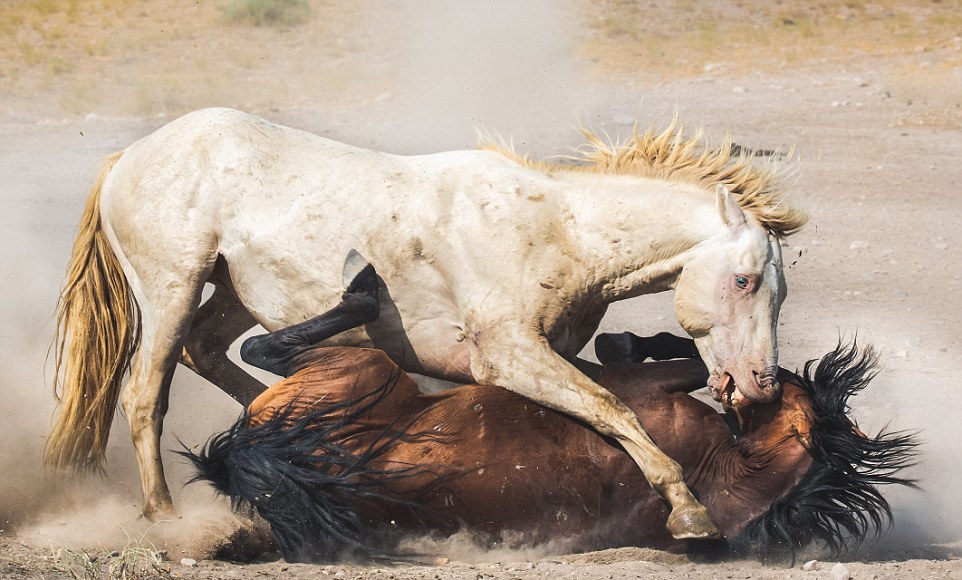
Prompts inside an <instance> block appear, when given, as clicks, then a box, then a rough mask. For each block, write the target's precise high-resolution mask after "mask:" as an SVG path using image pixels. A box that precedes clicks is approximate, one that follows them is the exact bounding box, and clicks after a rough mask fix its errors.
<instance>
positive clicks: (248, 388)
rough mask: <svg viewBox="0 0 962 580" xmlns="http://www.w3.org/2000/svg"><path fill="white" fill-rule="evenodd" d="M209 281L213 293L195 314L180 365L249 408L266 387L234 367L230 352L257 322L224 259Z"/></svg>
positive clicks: (219, 262)
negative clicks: (241, 298) (240, 294)
mask: <svg viewBox="0 0 962 580" xmlns="http://www.w3.org/2000/svg"><path fill="white" fill-rule="evenodd" d="M208 282H210V283H211V284H213V285H214V293H213V294H212V295H211V297H210V298H209V299H208V300H207V302H205V303H204V304H203V305H201V307H200V309H198V310H197V313H196V314H195V315H194V320H193V322H192V323H191V325H190V332H189V333H188V335H187V340H186V341H185V342H184V353H183V354H182V355H181V361H180V362H181V363H183V364H184V365H185V366H187V367H188V368H190V369H191V370H192V371H194V372H195V373H197V374H198V375H200V376H202V377H203V378H205V379H207V380H208V381H210V382H211V383H213V384H215V385H216V386H217V387H219V388H220V389H221V390H222V391H224V392H225V393H227V394H228V395H230V397H231V398H232V399H234V400H235V401H237V402H238V403H240V404H241V405H243V406H245V407H247V406H248V405H250V403H251V401H253V400H254V399H255V398H257V395H259V394H261V393H262V392H264V389H266V388H267V387H266V386H265V385H264V384H263V383H261V382H260V381H258V380H257V379H255V378H254V377H252V376H251V375H249V374H248V373H246V372H245V371H244V370H243V369H242V368H240V367H239V366H237V365H236V364H234V362H233V361H231V360H230V358H228V357H227V351H228V349H230V346H231V344H233V342H234V341H235V340H237V338H238V337H239V336H240V335H242V334H244V332H245V331H247V330H248V329H250V328H252V327H254V326H255V325H256V324H257V321H256V320H254V317H253V316H251V315H250V313H249V312H247V309H246V308H244V305H243V304H241V302H240V300H239V299H238V298H237V294H236V293H235V292H234V287H233V285H232V284H231V282H230V275H229V274H228V273H227V268H226V264H225V263H224V261H223V258H218V259H217V264H216V265H215V267H214V272H213V274H211V277H210V280H208Z"/></svg>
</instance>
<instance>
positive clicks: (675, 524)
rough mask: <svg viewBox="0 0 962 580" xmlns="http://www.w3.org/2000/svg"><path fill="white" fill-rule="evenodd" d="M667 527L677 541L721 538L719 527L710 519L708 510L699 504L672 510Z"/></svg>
mask: <svg viewBox="0 0 962 580" xmlns="http://www.w3.org/2000/svg"><path fill="white" fill-rule="evenodd" d="M666 527H667V528H668V531H669V532H671V536H672V537H673V538H675V539H676V540H709V539H712V538H720V537H721V532H720V531H718V527H717V526H716V525H715V524H714V523H713V522H712V521H711V518H710V517H708V510H706V509H705V507H704V506H702V505H699V504H695V505H691V506H684V507H680V508H676V509H673V510H671V514H670V515H669V516H668V524H667V526H666Z"/></svg>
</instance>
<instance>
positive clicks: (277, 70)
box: [0, 0, 962, 580]
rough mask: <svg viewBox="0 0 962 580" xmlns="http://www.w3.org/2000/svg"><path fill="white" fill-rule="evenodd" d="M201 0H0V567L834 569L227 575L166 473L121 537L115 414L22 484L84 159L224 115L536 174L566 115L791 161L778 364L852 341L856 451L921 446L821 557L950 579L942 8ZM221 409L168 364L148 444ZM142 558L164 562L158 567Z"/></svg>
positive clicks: (960, 534)
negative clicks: (74, 468) (858, 348)
mask: <svg viewBox="0 0 962 580" xmlns="http://www.w3.org/2000/svg"><path fill="white" fill-rule="evenodd" d="M227 4H228V2H227V1H226V0H223V1H220V2H198V3H192V2H191V3H188V2H180V1H177V0H150V1H147V0H91V1H90V2H79V1H78V0H6V1H5V2H4V3H3V4H0V152H2V154H0V176H2V181H0V183H2V185H0V200H2V208H3V212H2V214H0V252H2V256H3V257H2V261H0V263H2V267H3V274H2V276H0V295H2V296H3V300H0V321H2V322H0V369H2V371H0V381H2V382H0V389H2V394H3V401H4V403H5V404H4V405H3V408H2V409H0V449H2V451H0V472H2V473H3V475H2V477H0V576H3V577H77V576H79V577H84V576H97V575H104V576H106V575H110V574H113V575H114V576H118V577H119V576H122V575H123V574H124V573H126V574H127V575H128V576H130V575H132V574H135V573H136V574H143V575H157V576H174V577H189V578H228V577H230V578H253V577H257V576H273V575H278V574H281V573H283V574H284V575H289V576H293V577H327V576H331V577H336V578H342V577H367V578H385V579H387V578H415V577H416V578H421V577H428V576H432V577H435V578H438V579H440V580H446V579H455V578H472V579H478V578H536V577H542V576H547V577H578V578H589V579H601V578H614V577H634V576H638V577H641V576H644V577H650V578H663V577H664V578H668V577H672V578H674V577H679V576H688V577H695V578H783V577H787V578H796V577H798V578H801V577H804V578H828V577H831V576H830V573H829V568H830V567H831V566H830V565H829V564H824V563H823V565H822V567H821V570H820V571H817V572H804V571H802V570H801V569H800V568H799V567H797V566H796V567H795V568H786V567H784V565H782V566H778V565H774V566H772V565H762V564H759V563H755V562H741V561H738V562H721V563H704V562H689V561H688V560H687V559H685V558H681V557H678V556H673V555H669V554H663V553H659V552H653V551H649V550H641V549H622V550H614V551H608V552H599V553H593V554H587V555H575V556H571V555H567V556H566V555H561V554H556V553H551V552H550V549H537V550H530V551H482V550H478V549H476V548H473V547H472V546H471V543H470V541H469V540H463V541H462V540H457V541H453V542H450V543H449V544H446V545H443V546H436V545H435V546H430V548H432V549H437V550H439V552H440V553H441V555H443V556H444V557H446V558H448V559H449V561H447V562H446V563H442V562H441V561H438V562H434V563H433V564H432V565H425V566H420V565H419V566H412V565H400V566H395V567H383V566H305V565H288V564H285V563H283V562H276V561H273V562H272V561H260V562H256V563H250V564H237V563H230V562H228V561H227V560H225V559H218V558H217V557H215V555H216V554H217V550H218V549H219V548H220V547H222V546H224V545H225V544H226V543H227V541H228V538H230V537H231V536H232V534H234V533H235V532H236V531H237V530H238V529H242V528H243V527H244V524H242V523H241V522H240V521H239V520H237V519H236V518H234V517H233V516H232V515H230V513H229V511H228V509H227V508H226V506H225V505H224V502H223V501H222V500H219V499H217V498H214V497H213V496H212V494H211V493H210V492H208V491H207V490H205V489H202V488H198V489H194V487H196V486H191V487H188V488H184V487H183V485H182V484H183V482H184V481H185V480H186V479H187V477H188V474H187V472H186V471H185V469H184V467H183V466H181V465H178V464H177V463H176V461H175V459H174V458H173V457H168V459H167V461H168V465H169V466H170V467H169V471H168V479H169V480H170V481H171V482H172V484H173V488H174V493H175V496H176V497H175V500H176V501H177V502H178V506H179V509H180V513H181V518H179V519H177V520H174V521H169V522H161V523H158V524H150V523H149V522H145V521H144V520H142V519H138V513H139V506H138V502H139V491H138V481H137V476H136V473H135V468H134V465H133V458H132V451H131V449H130V444H129V439H128V438H127V436H126V435H125V433H124V431H125V429H126V424H125V421H124V420H123V418H118V419H117V425H115V436H114V438H113V440H112V441H111V444H110V447H109V450H108V457H109V465H108V467H107V472H106V475H107V477H106V478H95V479H91V480H86V481H77V480H75V479H74V478H71V477H68V476H64V475H55V474H50V473H47V472H44V471H43V470H42V469H41V468H40V467H39V459H38V458H39V449H40V447H41V443H42V438H43V435H44V433H45V430H46V428H47V426H48V424H49V418H50V415H51V413H52V410H53V399H52V396H51V394H50V391H49V382H50V381H49V375H50V369H49V365H48V362H47V361H46V358H45V356H46V349H47V346H48V344H49V342H50V339H51V336H52V331H53V328H52V320H51V313H52V312H53V309H54V305H55V302H56V296H57V292H58V288H59V284H60V282H61V278H62V276H63V271H64V267H65V264H66V262H67V259H68V256H69V251H70V245H71V243H72V237H73V232H74V229H75V227H76V223H77V220H78V217H79V214H80V211H81V208H82V205H83V202H84V199H85V197H86V189H87V187H88V186H89V184H90V182H91V180H92V177H93V175H94V171H95V167H96V165H97V160H98V158H99V157H101V156H102V155H104V154H107V153H109V152H112V151H114V150H117V149H119V148H122V147H124V146H125V145H127V144H129V143H131V142H132V141H134V140H135V139H137V138H139V137H140V136H143V135H145V134H147V133H149V132H150V131H151V130H153V129H155V128H156V127H158V126H160V125H162V124H164V123H165V122H167V121H169V120H170V119H172V118H174V117H176V116H177V115H179V114H181V113H184V112H186V111H189V110H191V109H196V108H200V107H204V106H211V105H222V106H233V107H238V108H243V109H246V110H249V111H251V112H254V113H257V114H261V115H264V116H267V117H269V118H271V119H272V120H275V121H278V122H282V123H286V124H289V125H293V126H297V127H300V128H303V129H307V130H311V131H314V132H316V133H319V134H321V135H325V136H329V137H334V138H337V139H341V140H344V141H347V142H351V143H354V144H358V145H363V146H371V147H376V148H380V149H384V150H388V151H392V152H397V153H415V152H430V151H437V150H443V149H451V148H462V147H471V146H473V144H474V141H475V127H477V126H483V127H488V128H492V129H496V130H497V131H499V132H500V133H501V134H503V135H505V136H511V137H512V138H513V141H514V143H515V145H516V147H517V148H518V149H519V150H521V151H525V152H529V153H531V154H532V155H535V156H543V155H553V154H559V153H560V154H563V153H565V152H566V151H567V150H568V149H567V148H568V147H570V146H573V145H577V144H578V142H579V137H578V134H577V131H576V125H577V122H578V118H579V117H580V119H581V120H582V121H583V122H584V123H586V124H588V125H590V126H592V127H593V128H595V129H598V130H603V131H606V132H607V133H608V134H610V135H612V136H617V135H625V134H626V133H627V132H629V131H630V130H631V125H632V123H633V122H634V121H635V120H636V119H637V120H638V121H639V122H640V123H641V124H642V125H648V124H651V123H654V124H664V123H665V122H666V121H667V120H669V119H670V116H671V114H672V112H673V111H674V110H676V109H677V111H679V113H680V116H681V118H682V119H684V120H685V121H686V122H687V123H688V126H689V127H691V128H696V127H704V128H705V129H706V131H707V132H708V134H709V135H710V136H712V137H714V138H716V139H721V138H723V137H724V136H725V134H726V132H728V131H730V132H731V133H732V135H733V137H734V139H735V141H736V142H738V143H739V144H742V145H745V146H750V147H759V148H768V149H771V148H778V147H787V146H791V145H794V146H795V147H796V148H797V151H798V152H799V159H798V161H797V163H796V164H795V167H796V173H795V175H796V177H795V179H794V180H793V182H792V183H791V184H790V187H791V189H793V190H794V191H796V192H797V194H798V196H799V198H800V199H802V200H805V201H806V202H807V203H809V205H810V207H811V210H812V218H813V219H812V222H811V224H810V225H809V226H808V227H807V228H806V229H805V230H804V231H803V232H802V233H799V234H798V235H796V236H794V237H792V238H791V239H789V240H788V242H787V244H788V245H787V249H786V252H787V255H788V256H790V259H789V260H788V263H789V264H791V266H790V267H789V268H788V270H787V277H788V283H789V287H790V296H789V299H788V301H787V302H786V304H785V307H784V309H783V314H782V320H781V322H780V328H779V332H780V336H779V339H780V344H781V360H782V364H783V365H784V366H788V367H792V366H800V365H801V364H803V363H804V362H805V361H806V360H808V359H810V358H815V357H818V356H820V355H821V354H823V353H824V352H826V351H828V350H830V349H831V348H832V347H833V346H834V345H835V343H836V341H837V340H838V339H839V337H840V336H843V337H852V336H855V335H856V334H857V336H858V340H859V342H860V343H862V344H865V345H868V344H872V345H874V346H875V347H876V348H877V349H878V350H879V351H880V352H881V354H882V361H883V365H884V369H883V370H882V372H881V373H880V374H879V376H878V377H877V378H876V379H875V381H874V382H873V383H872V385H871V387H870V388H869V389H868V390H867V391H866V392H865V393H864V394H862V395H861V396H860V397H859V398H858V399H856V400H855V401H854V404H853V409H852V415H853V416H854V417H855V418H856V419H857V420H858V421H859V424H860V426H861V427H862V428H863V430H865V431H867V432H872V433H874V432H876V431H878V430H879V429H881V428H883V427H885V426H886V425H888V426H889V427H890V428H893V429H910V430H914V429H920V430H921V431H922V438H923V439H924V441H925V444H924V446H923V447H922V450H921V456H920V459H919V464H918V465H917V467H915V468H913V470H912V473H911V475H912V476H914V477H916V478H918V480H919V482H920V485H921V489H920V490H905V489H898V490H886V493H887V497H888V498H889V499H890V501H891V503H892V504H893V508H894V511H895V526H894V528H893V529H892V531H891V532H890V533H889V534H888V535H887V536H885V537H884V538H883V540H882V541H881V542H880V543H878V544H876V545H874V546H872V547H870V548H868V549H866V550H864V551H863V552H861V553H860V554H858V555H855V556H852V557H851V558H850V561H848V562H846V564H845V565H846V566H847V567H848V570H849V571H850V573H851V575H852V577H853V578H858V579H863V578H864V579H868V578H912V577H925V578H962V560H959V559H958V558H959V557H960V555H962V499H960V498H959V495H958V494H957V493H956V492H955V491H954V490H955V489H956V483H957V482H958V481H959V478H960V477H962V467H960V465H962V464H960V462H959V460H958V451H957V447H958V441H959V437H960V435H962V427H960V425H962V413H960V410H959V409H960V407H962V394H960V393H962V391H960V389H958V388H957V386H956V385H955V382H956V381H955V379H956V368H957V366H958V365H957V362H956V360H955V356H956V353H958V352H960V350H962V349H960V347H962V339H960V337H959V335H958V334H957V331H958V329H959V328H960V325H962V314H960V307H962V272H960V269H959V266H960V265H962V229H960V228H959V227H958V223H959V215H960V210H962V194H960V192H959V191H958V187H959V185H958V184H960V183H962V6H960V5H959V3H958V2H957V1H955V0H941V1H938V0H936V1H932V2H930V1H921V0H918V1H914V2H898V3H896V2H892V1H890V0H880V1H879V2H874V3H873V2H861V1H857V2H836V1H834V0H824V1H821V2H813V3H810V4H809V6H808V7H806V8H795V7H792V6H790V4H794V3H784V4H780V3H767V2H752V1H748V0H746V1H737V0H732V1H726V2H717V3H710V4H709V3H698V2H693V1H689V2H661V1H648V2H638V3H632V2H619V1H615V0H608V1H605V2H597V1H592V2H589V1H587V0H585V1H584V2H581V1H578V0H571V1H570V2H567V3H549V2H547V1H542V2H537V1H530V2H521V3H516V2H509V1H507V0H505V1H502V2H487V3H468V2H464V3H458V2H450V3H449V2H429V1H420V2H413V3H409V2H405V3H400V2H389V1H386V0H385V1H382V2H375V1H363V0H361V1H358V2H352V3H340V2H321V1H312V2H311V3H310V8H311V9H310V14H309V16H307V17H304V18H301V20H302V21H301V22H298V23H295V24H291V25H281V26H270V25H265V26H254V25H252V24H251V23H245V22H235V21H231V20H230V19H228V18H227V17H226V16H225V13H224V11H223V10H222V7H223V6H225V5H227ZM673 329H676V326H675V322H674V316H673V314H672V310H671V304H670V297H669V296H655V297H650V298H645V299H636V300H631V301H627V302H625V303H622V304H619V305H616V307H615V308H613V309H612V310H611V312H610V314H609V316H608V317H607V318H606V319H605V321H604V323H603V328H602V330H604V331H612V330H618V331H621V330H631V331H634V332H637V333H640V334H651V333H654V332H657V331H660V330H673ZM238 412H239V408H237V407H236V406H234V405H233V404H232V402H231V401H230V400H228V399H227V398H226V397H225V396H224V395H223V394H221V393H220V392H218V391H216V389H214V388H213V387H212V386H210V385H208V384H206V383H204V382H203V381H201V380H199V379H196V378H194V377H191V376H190V374H189V372H186V371H185V370H184V369H180V370H178V373H177V375H176V376H175V382H174V387H173V395H172V402H171V409H170V414H169V419H168V422H167V429H166V433H165V441H164V446H165V449H174V448H176V447H177V445H178V443H177V441H178V439H179V440H181V441H183V442H184V443H185V444H187V445H190V446H194V445H198V444H200V443H201V442H203V441H204V440H205V439H206V437H208V436H209V435H210V434H212V433H213V432H215V431H217V430H220V429H222V428H224V427H225V426H226V425H227V424H228V423H229V422H230V421H231V420H232V419H233V418H234V417H235V416H236V414H237V413H238ZM157 550H165V551H166V560H165V561H163V562H159V563H157V564H156V566H154V565H153V564H151V562H152V560H151V558H152V557H153V554H155V552H156V551H157ZM112 551H117V552H118V553H120V554H121V556H122V557H120V558H117V557H113V558H112V557H110V556H109V554H110V552H112ZM256 552H257V550H255V553H256ZM816 555H817V554H816ZM185 557H189V558H193V559H195V560H197V561H198V563H197V564H196V565H194V566H186V565H183V564H181V559H182V558H185ZM222 557H226V556H222ZM264 559H265V560H270V554H269V553H268V554H267V555H266V556H265V558H264ZM122 561H123V562H127V564H128V568H126V569H121V567H120V563H121V562H122Z"/></svg>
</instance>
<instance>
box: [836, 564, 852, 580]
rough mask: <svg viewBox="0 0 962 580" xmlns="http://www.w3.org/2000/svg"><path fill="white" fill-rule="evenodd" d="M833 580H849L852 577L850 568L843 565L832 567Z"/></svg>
mask: <svg viewBox="0 0 962 580" xmlns="http://www.w3.org/2000/svg"><path fill="white" fill-rule="evenodd" d="M832 578H834V580H849V578H851V576H850V575H849V573H848V568H846V567H845V566H844V565H843V564H835V565H834V566H832Z"/></svg>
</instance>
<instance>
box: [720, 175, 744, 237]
mask: <svg viewBox="0 0 962 580" xmlns="http://www.w3.org/2000/svg"><path fill="white" fill-rule="evenodd" d="M715 205H716V206H717V207H718V213H719V215H721V220H722V223H723V224H725V225H727V226H728V227H729V229H731V230H734V231H737V230H740V229H742V228H745V227H748V218H747V217H745V210H743V209H742V206H740V205H738V200H736V199H735V196H734V195H732V192H730V191H728V188H727V187H725V186H724V185H719V186H717V187H715Z"/></svg>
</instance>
